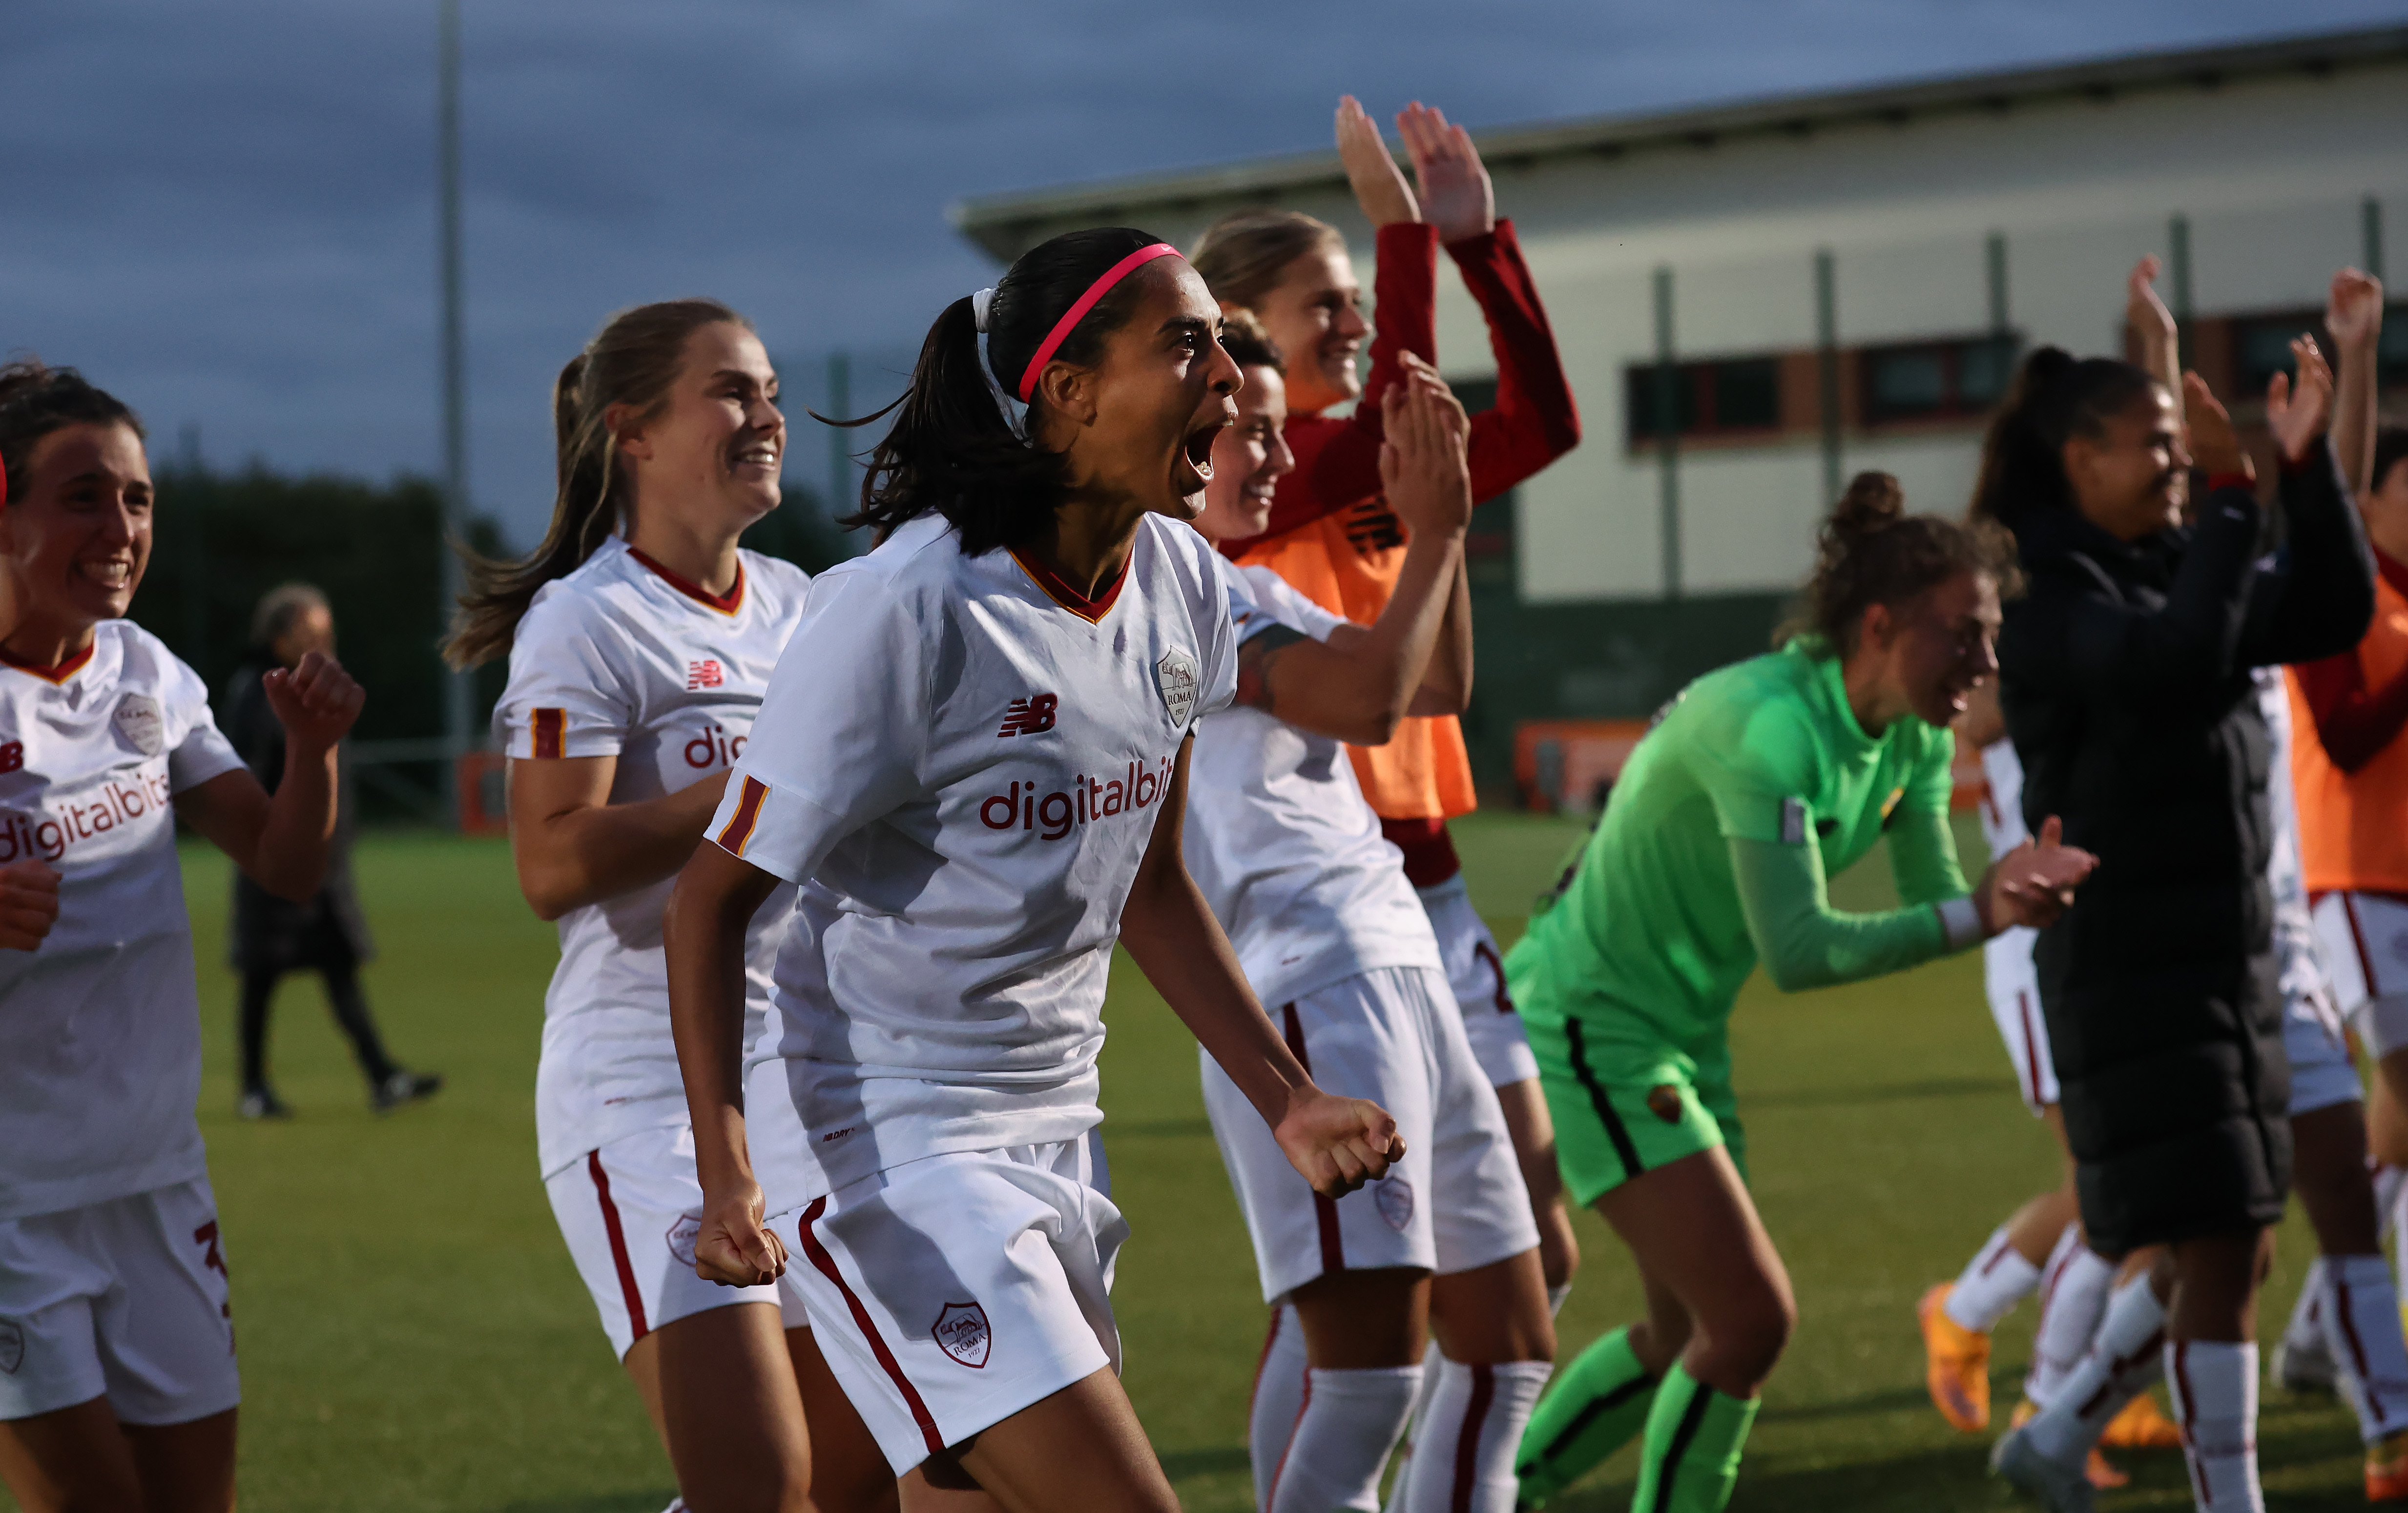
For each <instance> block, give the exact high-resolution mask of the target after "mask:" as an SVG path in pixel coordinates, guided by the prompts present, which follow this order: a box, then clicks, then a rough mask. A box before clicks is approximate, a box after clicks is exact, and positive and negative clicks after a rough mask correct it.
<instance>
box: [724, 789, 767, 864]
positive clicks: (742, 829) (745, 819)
mask: <svg viewBox="0 0 2408 1513" xmlns="http://www.w3.org/2000/svg"><path fill="white" fill-rule="evenodd" d="M768 796H769V790H768V789H767V787H766V786H764V785H763V783H762V781H761V779H760V778H755V777H753V776H752V775H751V774H749V773H748V774H746V775H745V778H744V787H743V789H742V791H741V792H740V795H739V796H738V799H737V800H736V812H735V813H734V814H731V815H729V816H728V817H727V823H726V824H724V825H723V826H721V827H720V831H719V849H721V850H723V851H726V852H728V853H730V854H731V855H735V856H742V855H743V854H744V848H745V847H747V846H750V845H752V844H753V830H754V829H755V828H756V827H757V826H758V825H759V824H760V823H761V805H762V803H763V801H764V800H766V799H767V798H768Z"/></svg>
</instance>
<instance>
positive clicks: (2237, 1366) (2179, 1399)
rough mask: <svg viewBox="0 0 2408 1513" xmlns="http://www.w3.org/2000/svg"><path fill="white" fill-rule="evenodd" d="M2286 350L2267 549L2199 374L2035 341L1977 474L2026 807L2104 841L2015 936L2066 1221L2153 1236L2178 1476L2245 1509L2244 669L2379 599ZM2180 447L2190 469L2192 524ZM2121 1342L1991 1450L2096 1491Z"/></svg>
mask: <svg viewBox="0 0 2408 1513" xmlns="http://www.w3.org/2000/svg"><path fill="white" fill-rule="evenodd" d="M2293 350H2294V351H2295V353H2296V354H2297V355H2298V358H2299V364H2300V379H2299V382H2298V385H2297V387H2296V389H2295V388H2294V387H2293V386H2292V384H2291V383H2290V382H2289V379H2288V376H2287V375H2286V376H2284V377H2281V378H2277V379H2276V381H2275V383H2274V385H2273V386H2272V390H2271V391H2270V393H2269V394H2268V396H2267V409H2266V414H2267V421H2268V425H2269V429H2270V430H2271V431H2272V433H2273V437H2274V440H2275V443H2276V446H2277V450H2278V452H2279V455H2280V457H2281V459H2282V475H2283V476H2282V493H2283V502H2284V514H2285V519H2286V524H2287V526H2288V534H2289V539H2288V542H2287V545H2286V551H2285V555H2284V558H2283V559H2282V560H2281V562H2280V563H2279V564H2275V563H2271V562H2270V563H2268V564H2261V563H2260V561H2259V553H2258V534H2259V529H2260V526H2261V524H2262V517H2261V515H2260V512H2259V510H2258V507H2257V501H2256V498H2255V495H2254V490H2253V486H2252V484H2251V481H2250V478H2249V464H2248V461H2247V457H2246V454H2245V453H2243V450H2241V446H2240V443H2239V440H2238V439H2237V437H2236V435H2235V434H2234V432H2233V428H2232V424H2231V421H2230V418H2229V415H2228V414H2227V413H2226V411H2225V410H2224V408H2223V407H2222V406H2221V405H2219V404H2218V403H2217V402H2216V400H2215V398H2214V395H2213V394H2212V393H2209V392H2208V390H2207V387H2206V385H2205V384H2204V383H2202V382H2201V381H2200V379H2199V378H2198V377H2197V376H2196V375H2185V376H2184V378H2183V385H2184V387H2183V391H2182V393H2183V398H2182V400H2181V401H2180V402H2179V403H2178V402H2177V400H2176V398H2175V396H2174V393H2173V392H2172V391H2171V390H2170V389H2169V388H2168V386H2167V384H2166V382H2165V381H2164V379H2163V378H2161V377H2159V376H2158V375H2157V374H2153V373H2151V372H2149V371H2147V370H2146V369H2143V368H2140V367H2137V366H2134V365H2132V364H2127V363H2122V362H2117V361H2113V360H2108V359H2091V360H2088V361H2081V362H2077V361H2076V360H2075V359H2073V358H2072V357H2071V356H2070V355H2068V354H2067V353H2065V352H2063V351H2061V350H2057V349H2055V348H2042V349H2041V350H2038V351H2036V352H2035V353H2033V354H2032V355H2031V356H2030V357H2029V358H2028V359H2027V360H2026V361H2025V364H2024V367H2023V369H2022V371H2021V372H2020V373H2019V374H2018V375H2017V378H2016V383H2015V386H2014V391H2013V393H2011V395H2010V397H2009V400H2008V403H2007V405H2006V406H2005V407H2004V408H2002V409H2001V411H2000V415H1999V417H1998V419H1997V420H1996V421H1994V422H1993V424H1992V429H1991V433H1990V436H1989V439H1988V442H1987V443H1986V445H1985V456H1984V467H1983V473H1982V481H1981V484H1980V487H1979V490H1978V492H1977V493H1976V497H1975V508H1976V511H1977V513H1979V514H1980V515H1982V516H1984V517H1985V518H1987V519H1990V520H1995V521H2000V522H2002V523H2005V524H2007V525H2009V526H2010V527H2011V528H2012V529H2013V530H2014V532H2015V534H2016V538H2017V544H2018V549H2019V551H2020V554H2021V557H2022V560H2023V563H2024V565H2025V568H2026V570H2027V572H2028V573H2029V574H2030V576H2031V579H2032V584H2033V587H2032V592H2031V593H2030V595H2029V596H2028V598H2026V599H2025V600H2023V601H2022V602H2020V603H2018V604H2017V605H2015V606H2014V607H2013V608H2012V610H2011V611H2010V614H2009V617H2008V626H2007V631H2006V634H2005V635H2004V636H2003V637H2002V639H2001V643H2000V663H2001V665H2002V667H2003V675H2002V678H2001V682H2000V702H2001V704H2002V705H2003V707H2004V708H2005V710H2006V714H2007V724H2008V729H2009V731H2010V733H2011V734H2012V735H2013V736H2014V742H2015V748H2016V751H2017V754H2018V755H2019V756H2020V757H2021V758H2022V761H2023V766H2024V774H2025V790H2024V792H2025V799H2024V808H2025V812H2026V814H2027V816H2029V815H2032V814H2036V813H2045V812H2056V813H2060V814H2062V815H2063V816H2064V818H2065V821H2066V824H2067V829H2068V833H2069V834H2071V835H2075V836H2076V837H2077V838H2078V839H2080V840H2081V841H2083V842H2084V843H2085V845H2090V846H2096V847H2097V849H2098V851H2099V854H2100V858H2101V860H2102V862H2103V863H2104V866H2103V868H2102V870H2101V872H2100V878H2101V879H2102V881H2101V882H2100V884H2097V885H2094V887H2092V888H2091V889H2088V890H2085V893H2084V897H2083V902H2082V904H2081V905H2080V906H2078V914H2077V917H2076V918H2075V919H2074V920H2073V921H2069V923H2068V924H2067V925H2066V926H2065V927H2063V928H2061V929H2057V930H2054V931H2049V932H2044V933H2043V935H2042V938H2041V941H2040V945H2039V949H2038V950H2037V951H2036V953H2035V961H2036V963H2037V965H2038V968H2039V973H2038V975H2039V978H2040V985H2041V994H2042V1011H2043V1013H2044V1014H2045V1015H2046V1017H2047V1019H2048V1022H2049V1030H2050V1042H2051V1048H2052V1054H2053V1059H2054V1062H2055V1064H2056V1069H2057V1080H2058V1091H2059V1097H2060V1101H2061V1105H2062V1106H2063V1108H2064V1110H2065V1124H2066V1132H2067V1135H2068V1138H2069V1141H2070V1143H2071V1146H2072V1149H2073V1153H2074V1157H2075V1160H2076V1162H2077V1163H2079V1164H2078V1169H2077V1183H2078V1186H2079V1188H2080V1192H2081V1198H2082V1216H2083V1222H2084V1225H2085V1230H2086V1232H2087V1234H2088V1235H2089V1241H2090V1244H2091V1246H2092V1247H2093V1248H2094V1249H2097V1250H2098V1251H2099V1252H2100V1254H2101V1255H2104V1256H2108V1257H2110V1258H2120V1257H2122V1256H2124V1255H2126V1254H2128V1253H2129V1252H2130V1251H2132V1250H2134V1249H2139V1248H2140V1247H2142V1246H2144V1245H2151V1244H2163V1245H2167V1246H2169V1247H2170V1248H2171V1252H2170V1266H2171V1273H2172V1275H2173V1277H2174V1278H2175V1280H2176V1285H2175V1287H2174V1288H2173V1290H2172V1292H2171V1306H2170V1308H2169V1309H2168V1312H2167V1315H2166V1319H2165V1330H2164V1333H2165V1338H2166V1344H2165V1346H2164V1347H2163V1350H2162V1352H2161V1353H2162V1357H2163V1362H2164V1370H2165V1374H2166V1376H2167V1377H2168V1378H2169V1380H2170V1384H2171V1391H2172V1394H2173V1397H2174V1400H2175V1407H2176V1415H2175V1416H2176V1418H2177V1419H2179V1420H2182V1422H2183V1424H2184V1440H2185V1444H2184V1451H2185V1455H2186V1459H2187V1461H2188V1462H2189V1465H2190V1472H2191V1483H2192V1489H2193V1494H2194V1497H2195V1499H2196V1500H2197V1502H2198V1503H2199V1505H2200V1506H2201V1507H2202V1508H2214V1509H2224V1508H2254V1507H2256V1506H2258V1503H2259V1497H2260V1493H2259V1492H2258V1488H2257V1457H2256V1449H2255V1443H2254V1441H2255V1434H2256V1418H2257V1347H2256V1345H2255V1344H2254V1343H2253V1333H2254V1317H2253V1316H2254V1311H2255V1296H2256V1291H2257V1277H2258V1276H2259V1274H2260V1267H2261V1264H2262V1261H2261V1257H2262V1255H2263V1249H2264V1246H2265V1243H2266V1226H2267V1225H2269V1224H2271V1223H2272V1221H2273V1220H2275V1219H2276V1218H2277V1217H2279V1216H2280V1214H2281V1212H2282V1208H2283V1205H2284V1201H2285V1198H2286V1190H2287V1188H2288V1185H2289V1180H2290V1165H2291V1162H2290V1156H2291V1141H2290V1129H2289V1123H2288V1114H2289V1095H2290V1092H2291V1090H2290V1088H2289V1086H2288V1083H2289V1080H2290V1079H2289V1077H2288V1068H2287V1065H2286V1059H2285V1056H2284V1050H2283V1039H2282V1036H2283V1025H2282V1020H2283V1004H2282V998H2281V987H2280V983H2279V979H2278V976H2277V971H2278V964H2277V961H2276V957H2275V951H2274V941H2273V935H2272V913H2273V910H2272V900H2271V897H2270V896H2269V892H2268V883H2267V864H2268V863H2269V861H2270V856H2271V839H2272V821H2271V819H2270V816H2269V813H2268V808H2267V800H2266V792H2265V777H2264V775H2265V772H2266V756H2267V750H2266V747H2267V734H2266V730H2265V726H2264V723H2263V721H2261V720H2260V718H2259V717H2258V713H2257V707H2256V700H2255V696H2254V692H2253V691H2252V689H2251V687H2250V682H2249V671H2250V669H2251V668H2252V667H2255V666H2258V665H2264V664H2271V663H2276V662H2281V661H2285V660H2287V659H2295V658H2300V657H2312V656H2320V655H2325V654H2329V652H2331V651H2332V650H2334V649H2339V648H2341V647H2345V646H2348V645H2350V644H2351V643H2353V642H2354V641H2355V640H2356V639H2357V638H2358V635H2360V634H2362V632H2363V631H2364V629H2365V624H2366V617H2367V615H2368V613H2369V612H2370V610H2371V608H2372V576H2373V575H2372V562H2371V560H2370V559H2369V557H2368V555H2367V550H2366V545H2365V537H2364V535H2362V534H2361V532H2360V531H2359V529H2358V522H2357V520H2356V517H2355V513H2354V512H2353V511H2352V510H2351V509H2350V507H2349V502H2348V495H2347V491H2346V488H2345V486H2344V485H2343V482H2342V480H2341V478H2340V475H2339V472H2338V470H2337V469H2336V468H2335V467H2334V465H2333V461H2332V455H2331V449H2330V447H2329V445H2328V444H2327V442H2326V441H2325V439H2324V431H2325V425H2326V420H2327V417H2328V415H2329V409H2330V405H2331V398H2332V378H2331V374H2330V371H2329V369H2328V368H2327V367H2326V366H2325V364H2324V362H2323V358H2322V355H2321V354H2320V353H2319V352H2318V351H2317V350H2316V349H2315V345H2314V343H2313V342H2310V341H2307V340H2306V339H2305V338H2302V339H2301V340H2300V341H2298V342H2295V343H2294V344H2293ZM2186 431H2187V433H2188V435H2189V437H2190V441H2189V446H2188V448H2187V449H2186V445H2185V442H2184V434H2185V432H2186ZM2192 451H2195V452H2196V454H2197V456H2198V459H2199V463H2200V468H2201V469H2202V470H2203V471H2204V472H2205V473H2206V474H2207V475H2208V478H2209V486H2208V490H2207V492H2206V493H2205V494H2204V496H2203V497H2202V498H2201V499H2200V503H2199V507H2198V509H2197V523H2196V524H2195V525H2193V524H2186V511H2185V505H2186V488H2185V479H2186V474H2187V471H2188V468H2189V465H2190V463H2191V455H2190V453H2191V452H2192ZM2102 889H2103V892H2102V891H2101V890H2102ZM2103 1338H2104V1332H2103V1331H2102V1341H2103ZM2099 1353H2100V1352H2098V1351H2094V1352H2093V1354H2094V1357H2095V1356H2096V1355H2098V1354H2099ZM2148 1353H2149V1352H2148V1351H2146V1350H2145V1349H2143V1350H2141V1351H2140V1352H2139V1354H2140V1356H2141V1357H2143V1358H2145V1356H2146V1354H2148ZM2133 1364H2134V1366H2135V1369H2134V1370H2133V1371H2132V1372H2130V1373H2128V1374H2126V1375H2122V1376H2119V1377H2106V1378H2101V1379H2098V1380H2090V1381H2087V1382H2085V1378H2084V1377H2083V1376H2082V1375H2081V1374H2079V1373H2077V1376H2076V1377H2075V1378H2074V1379H2072V1380H2071V1381H2069V1383H2068V1384H2067V1386H2066V1388H2065V1390H2064V1391H2062V1392H2060V1393H2059V1395H2058V1399H2057V1402H2056V1403H2054V1404H2051V1405H2050V1406H2048V1407H2047V1408H2046V1409H2044V1410H2043V1411H2042V1413H2041V1414H2040V1415H2039V1416H2038V1417H2037V1418H2035V1419H2034V1420H2031V1422H2030V1423H2028V1424H2027V1425H2026V1426H2024V1427H2023V1428H2020V1429H2017V1430H2015V1431H2014V1432H2012V1433H2010V1434H2008V1435H2007V1436H2006V1437H2005V1438H2004V1439H2002V1440H2000V1444H1999V1447H1998V1449H1997V1450H1996V1452H1995V1453H1994V1455H1993V1459H1992V1464H1993V1466H1994V1467H1996V1468H1997V1470H1998V1471H1999V1472H2000V1474H2001V1475H2003V1476H2005V1477H2007V1478H2008V1479H2010V1480H2011V1481H2013V1482H2014V1484H2015V1485H2016V1486H2018V1487H2020V1488H2022V1489H2023V1490H2025V1491H2027V1492H2032V1493H2035V1494H2037V1495H2039V1496H2041V1497H2042V1499H2043V1500H2045V1501H2046V1502H2047V1503H2048V1504H2049V1506H2052V1507H2055V1508H2058V1509H2067V1508H2073V1509H2083V1508H2087V1507H2088V1506H2091V1492H2090V1488H2089V1486H2088V1484H2087V1483H2086V1482H2085V1480H2084V1479H2083V1477H2082V1461H2083V1457H2084V1451H2085V1441H2086V1439H2087V1438H2088V1437H2089V1436H2091V1435H2093V1434H2095V1428H2094V1419H2095V1414H2096V1413H2099V1412H2103V1411H2107V1410H2108V1409H2110V1408H2112V1407H2113V1406H2117V1405H2118V1403H2119V1401H2120V1398H2119V1396H2118V1394H2119V1393H2124V1394H2126V1395H2128V1391H2129V1390H2130V1384H2131V1383H2136V1382H2140V1381H2145V1379H2146V1375H2144V1374H2143V1369H2141V1368H2140V1365H2141V1363H2140V1362H2138V1361H2135V1362H2134V1363H2133Z"/></svg>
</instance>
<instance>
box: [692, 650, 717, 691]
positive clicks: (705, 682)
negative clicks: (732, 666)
mask: <svg viewBox="0 0 2408 1513" xmlns="http://www.w3.org/2000/svg"><path fill="white" fill-rule="evenodd" d="M726 681H727V673H726V670H725V669H724V668H723V667H721V666H720V665H719V659H718V658H716V657H713V658H711V659H710V660H709V661H707V662H689V663H687V664H685V691H686V692H689V693H691V692H694V691H695V689H698V688H717V687H718V686H719V685H720V684H722V683H724V682H726Z"/></svg>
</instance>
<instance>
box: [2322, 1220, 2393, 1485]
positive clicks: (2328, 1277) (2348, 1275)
mask: <svg viewBox="0 0 2408 1513" xmlns="http://www.w3.org/2000/svg"><path fill="white" fill-rule="evenodd" d="M2308 1285H2309V1286H2310V1287H2312V1288H2314V1289H2315V1291H2316V1293H2317V1303H2318V1305H2319V1306H2318V1307H2317V1309H2316V1314H2317V1317H2318V1320H2319V1321H2320V1322H2321V1324H2322V1326H2323V1340H2322V1344H2323V1346H2324V1348H2325V1349H2327V1350H2329V1351H2330V1352H2331V1354H2332V1362H2333V1368H2334V1371H2335V1373H2336V1374H2337V1375H2338V1376H2339V1377H2340V1378H2341V1387H2342V1395H2343V1396H2344V1397H2346V1398H2348V1399H2349V1406H2351V1407H2354V1408H2356V1409H2357V1410H2358V1435H2359V1437H2360V1438H2362V1439H2364V1440H2365V1441H2366V1442H2367V1443H2368V1444H2370V1445H2372V1444H2373V1443H2374V1442H2375V1441H2376V1440H2378V1439H2381V1438H2382V1437H2383V1436H2384V1435H2386V1434H2397V1433H2399V1432H2400V1431H2401V1429H2408V1339H2403V1338H2402V1337H2401V1327H2400V1294H2399V1292H2398V1291H2397V1290H2395V1289H2394V1288H2393V1287H2392V1285H2391V1268H2390V1267H2389V1266H2387V1265H2386V1264H2384V1261H2383V1258H2382V1257H2381V1256H2379V1255H2372V1256H2319V1257H2317V1258H2316V1264H2315V1271H2313V1272H2311V1273H2310V1274H2309V1277H2308Z"/></svg>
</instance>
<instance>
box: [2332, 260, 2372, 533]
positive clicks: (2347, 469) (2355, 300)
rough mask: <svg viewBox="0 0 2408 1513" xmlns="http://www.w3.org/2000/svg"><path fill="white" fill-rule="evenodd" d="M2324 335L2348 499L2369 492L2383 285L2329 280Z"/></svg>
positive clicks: (2353, 274)
mask: <svg viewBox="0 0 2408 1513" xmlns="http://www.w3.org/2000/svg"><path fill="white" fill-rule="evenodd" d="M2325 330H2326V331H2328V332H2329V333H2331V335H2332V339H2333V345H2334V346H2335V347H2337V348H2338V349H2339V350H2338V351H2336V352H2334V353H2333V357H2334V360H2335V362H2336V363H2337V364H2338V367H2337V370H2336V372H2335V374H2334V379H2335V384H2336V387H2335V389H2334V393H2333V413H2332V444H2333V455H2334V456H2335V457H2337V458H2339V459H2340V460H2341V476H2342V481H2343V483H2345V484H2347V485H2348V486H2349V494H2350V497H2351V498H2352V499H2356V500H2361V501H2362V500H2364V499H2365V498H2366V496H2367V495H2368V494H2369V493H2371V492H2373V490H2374V477H2373V475H2374V433H2375V430H2376V428H2377V427H2376V418H2375V402H2376V399H2377V398H2378V395H2377V393H2376V387H2377V385H2376V381H2375V380H2376V378H2377V373H2376V365H2377V362H2378V356H2379V354H2378V351H2377V348H2378V347H2379V346H2380V345H2381V342H2382V339H2383V285H2382V283H2381V282H2380V281H2378V280H2377V279H2375V278H2372V277H2371V276H2369V275H2367V274H2363V273H2360V272H2358V270H2357V269H2356V268H2343V269H2342V270H2341V271H2340V272H2339V273H2336V274H2334V275H2333V280H2332V293H2331V295H2330V296H2329V298H2328V299H2327V300H2326V301H2325Z"/></svg>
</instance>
